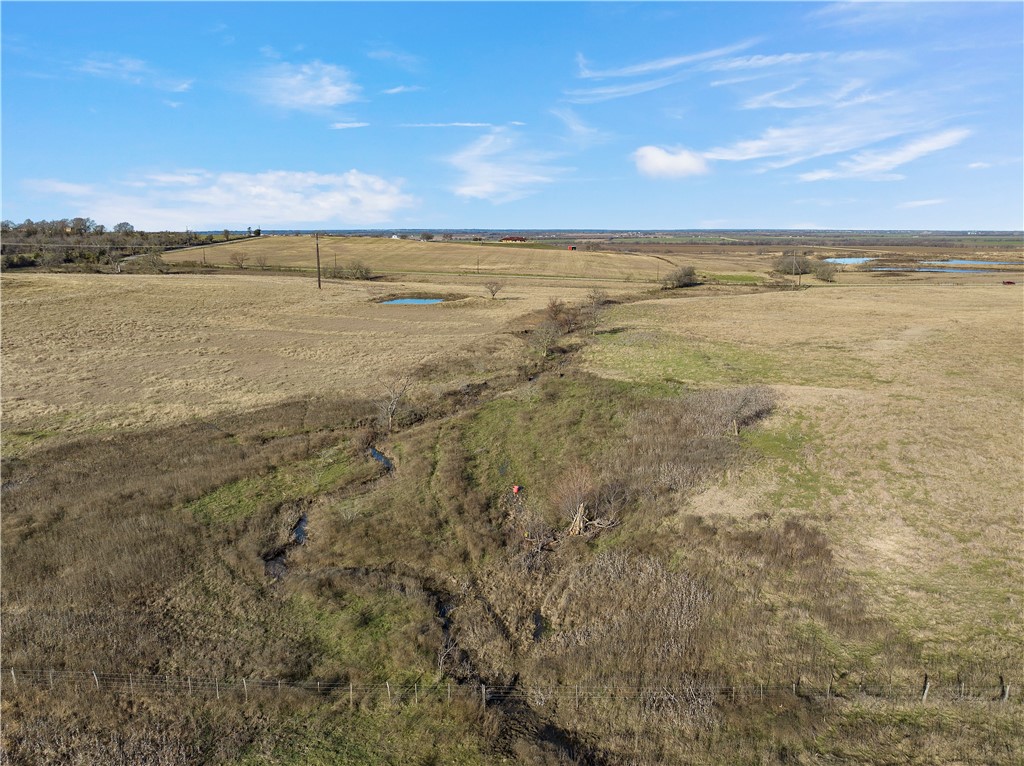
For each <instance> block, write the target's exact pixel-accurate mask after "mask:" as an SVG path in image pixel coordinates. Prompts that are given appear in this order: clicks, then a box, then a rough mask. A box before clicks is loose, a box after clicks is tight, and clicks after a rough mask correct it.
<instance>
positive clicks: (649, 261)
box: [164, 236, 1024, 286]
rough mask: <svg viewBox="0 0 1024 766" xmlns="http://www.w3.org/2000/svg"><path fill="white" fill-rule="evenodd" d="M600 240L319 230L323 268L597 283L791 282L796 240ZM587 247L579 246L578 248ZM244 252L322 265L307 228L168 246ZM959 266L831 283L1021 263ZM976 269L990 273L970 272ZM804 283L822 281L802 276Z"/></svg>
mask: <svg viewBox="0 0 1024 766" xmlns="http://www.w3.org/2000/svg"><path fill="white" fill-rule="evenodd" d="M594 244H596V246H598V247H602V248H604V249H603V250H602V251H598V252H591V251H586V250H583V249H580V250H576V251H570V250H568V249H567V247H565V246H563V247H546V246H545V247H541V246H531V245H530V244H526V245H515V244H506V245H498V244H493V243H472V244H469V243H460V242H438V241H433V242H421V241H419V240H416V239H406V240H392V239H375V238H371V237H321V239H320V260H321V268H322V270H323V273H325V274H329V273H331V271H332V270H333V269H335V268H338V269H343V268H345V267H346V266H348V265H349V264H351V263H353V262H356V261H358V262H361V263H363V264H365V265H366V266H368V267H369V268H370V270H371V271H372V272H374V273H375V274H377V275H382V276H389V275H409V276H411V277H415V278H417V279H421V280H426V281H435V280H437V279H439V278H440V279H442V280H445V279H449V278H452V277H457V278H458V279H460V280H461V279H466V278H472V277H478V278H479V279H481V280H484V279H487V278H488V277H493V276H499V277H502V278H512V277H517V276H518V277H527V278H534V279H536V278H547V279H557V280H569V279H576V280H581V279H582V280H587V281H589V282H595V283H606V284H610V283H614V282H630V283H633V282H635V283H639V284H643V283H652V282H657V281H658V280H660V279H661V278H663V277H664V276H665V275H666V274H668V273H669V272H670V271H672V270H673V269H675V268H677V267H679V266H694V267H695V268H696V269H697V271H698V273H699V274H700V275H701V276H702V277H704V278H706V279H710V280H714V281H722V282H727V283H728V282H742V281H751V282H758V281H764V280H766V279H780V278H781V279H783V280H792V277H785V276H780V275H774V274H772V270H773V268H774V264H775V261H776V259H777V258H778V257H779V255H781V253H782V252H783V251H788V250H792V249H794V248H793V247H792V246H790V245H781V244H779V245H758V246H754V245H742V244H732V243H730V242H728V241H719V242H699V243H692V242H690V243H680V242H672V241H657V240H655V241H650V240H644V241H637V242H630V241H623V240H615V241H609V242H597V243H594ZM582 247H583V245H581V248H582ZM795 249H797V250H799V251H800V252H806V253H808V254H809V255H810V256H811V257H822V258H824V257H831V256H844V255H845V256H849V255H863V256H868V257H872V258H876V259H878V260H877V262H875V263H873V264H871V265H873V266H884V267H888V268H912V267H913V266H914V265H915V264H919V263H921V262H923V261H932V260H936V261H944V260H949V259H958V258H959V259H965V258H966V259H977V260H982V261H988V262H995V261H1016V262H1020V261H1024V249H1022V248H1020V247H1017V248H1012V247H1008V248H1003V249H999V248H993V247H991V246H990V247H985V246H980V247H978V248H973V247H955V248H954V247H941V246H935V247H927V246H922V245H916V246H893V247H857V246H827V247H826V246H807V247H802V248H800V247H798V248H795ZM239 254H241V255H243V256H244V257H245V262H244V264H243V267H244V268H245V269H253V270H258V269H260V268H261V264H260V261H263V266H266V267H268V268H290V269H305V270H313V269H315V268H316V249H315V243H314V240H313V238H312V237H310V236H288V237H261V238H258V239H248V240H238V241H235V242H229V243H227V244H218V245H215V246H207V247H198V248H192V249H189V250H178V251H173V252H170V253H167V254H165V256H164V260H165V261H167V262H168V263H172V264H183V263H187V262H198V263H205V264H207V265H211V266H221V267H234V266H235V264H233V263H232V259H233V257H237V256H238V255H239ZM961 268H962V269H963V270H962V271H959V272H950V273H942V272H931V273H925V272H921V273H908V272H901V273H893V272H876V273H873V272H869V271H867V270H866V269H864V268H861V267H858V266H841V267H840V269H839V273H838V274H837V276H836V280H835V283H834V284H846V285H852V284H891V283H901V284H902V283H915V284H930V285H942V284H953V283H955V284H978V285H981V284H998V283H999V282H1001V281H1002V280H1004V279H1010V280H1014V281H1024V267H1020V266H1009V267H1008V266H991V267H987V266H986V267H970V266H964V267H961ZM975 269H983V270H986V271H988V270H990V269H991V270H993V271H994V273H987V274H975V273H969V272H971V271H973V270H975ZM799 281H800V282H801V283H802V284H805V285H817V286H824V285H825V283H823V282H820V281H819V280H816V279H814V278H813V277H812V276H810V275H805V276H803V277H802V278H801V279H800V280H799Z"/></svg>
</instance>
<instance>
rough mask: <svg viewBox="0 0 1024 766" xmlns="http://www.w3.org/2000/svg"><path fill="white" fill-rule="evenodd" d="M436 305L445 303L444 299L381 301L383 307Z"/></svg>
mask: <svg viewBox="0 0 1024 766" xmlns="http://www.w3.org/2000/svg"><path fill="white" fill-rule="evenodd" d="M434 303H444V298H395V299H393V300H390V301H381V305H382V306H430V305H432V304H434Z"/></svg>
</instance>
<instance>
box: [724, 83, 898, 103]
mask: <svg viewBox="0 0 1024 766" xmlns="http://www.w3.org/2000/svg"><path fill="white" fill-rule="evenodd" d="M807 82H808V80H807V79H806V78H804V79H800V80H798V81H797V82H795V83H793V84H792V85H788V86H786V87H784V88H779V89H778V90H773V91H770V92H768V93H762V94H760V95H757V96H752V97H751V98H748V99H747V100H746V101H744V102H743V104H742V106H741V108H743V109H764V108H766V107H770V108H774V109H811V108H813V107H818V106H831V107H836V108H844V107H847V106H854V105H856V104H866V103H868V102H870V101H877V100H879V99H882V98H886V97H888V96H890V95H892V94H890V93H883V94H872V93H868V92H866V91H864V90H863V88H864V86H865V85H866V84H867V83H866V81H865V80H862V79H854V80H849V81H847V82H845V83H843V84H842V85H840V86H839V87H838V88H836V89H835V90H832V91H828V92H820V93H805V94H803V95H796V93H797V91H799V90H800V89H801V88H802V87H803V86H804V85H806V84H807ZM789 94H792V95H789ZM787 95H789V97H786V96H787Z"/></svg>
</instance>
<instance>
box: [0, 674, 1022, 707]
mask: <svg viewBox="0 0 1024 766" xmlns="http://www.w3.org/2000/svg"><path fill="white" fill-rule="evenodd" d="M20 687H26V688H30V687H31V688H42V689H44V690H47V689H48V690H51V691H55V692H56V691H58V690H59V689H68V688H78V689H91V690H93V691H112V692H121V693H127V694H130V695H135V694H160V693H169V694H175V695H190V696H208V697H216V698H217V699H221V698H222V697H229V696H236V697H244V698H245V699H246V700H248V699H249V697H250V695H252V694H259V693H264V694H267V693H269V694H281V693H305V694H316V695H319V696H324V697H335V698H338V699H340V700H341V701H346V700H347V702H348V704H349V706H350V707H351V706H354V705H355V704H356V702H357V700H358V702H359V703H360V704H362V703H364V702H367V701H369V702H376V703H378V704H384V701H385V700H386V701H387V704H389V705H394V704H409V703H413V704H418V703H420V702H423V701H428V700H434V701H438V702H446V703H448V704H450V703H451V701H452V699H453V697H454V698H456V699H460V700H463V701H470V702H474V703H477V704H483V705H487V704H495V703H502V702H517V701H518V702H525V703H529V704H531V705H534V706H544V705H546V704H554V703H558V704H567V703H571V704H573V705H575V707H576V708H577V709H578V708H580V707H581V706H582V705H584V704H586V703H592V704H593V703H599V702H608V701H621V702H633V703H636V704H640V705H641V706H644V707H650V708H652V709H660V708H673V707H686V706H688V705H690V704H694V703H697V702H704V703H707V702H712V701H718V702H719V703H724V704H729V703H752V702H760V701H765V700H775V699H779V698H783V697H785V698H789V699H793V698H803V699H817V700H825V701H828V702H830V701H831V700H833V699H860V700H872V699H873V700H883V701H892V702H919V703H922V704H925V703H935V702H954V703H998V704H1000V705H1005V704H1007V703H1013V704H1020V701H1019V695H1013V694H1011V686H1010V684H1008V683H1005V681H1004V679H1003V678H1002V677H1000V678H999V682H998V684H996V683H993V684H992V685H991V686H987V687H979V686H971V687H968V686H966V685H965V684H963V683H955V684H953V683H951V684H944V685H940V684H937V683H935V682H934V680H931V679H929V678H928V676H924V680H923V684H922V686H919V687H915V688H908V687H903V688H894V687H893V686H892V685H887V684H877V685H860V684H858V685H852V684H851V685H849V686H845V685H842V686H841V685H829V686H827V687H818V686H812V685H808V684H807V683H804V682H800V681H794V682H791V683H781V684H778V683H777V684H742V685H732V686H714V685H708V684H702V683H700V682H695V681H692V680H687V679H677V680H666V683H665V684H663V685H658V686H611V685H609V686H584V685H578V684H561V685H557V686H538V687H523V686H492V685H488V684H479V685H477V684H469V683H457V682H452V681H448V680H441V681H432V682H413V683H408V682H406V683H392V682H391V681H390V680H387V681H384V682H381V683H360V684H356V683H353V682H350V681H342V680H337V679H333V680H332V679H320V680H315V679H312V680H302V681H295V680H285V679H280V678H275V679H267V678H240V679H219V678H210V677H207V676H202V675H196V676H187V675H186V676H160V675H149V674H141V673H140V674H135V673H98V672H96V671H92V670H90V671H76V670H40V669H21V668H14V667H9V668H3V669H2V670H0V691H2V692H4V693H6V692H8V691H16V690H17V689H19V688H20Z"/></svg>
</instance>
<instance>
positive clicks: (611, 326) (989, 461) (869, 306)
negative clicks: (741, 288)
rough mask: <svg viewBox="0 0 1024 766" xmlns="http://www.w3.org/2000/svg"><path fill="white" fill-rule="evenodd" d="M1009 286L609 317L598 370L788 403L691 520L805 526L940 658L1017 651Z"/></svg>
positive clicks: (1021, 314) (1020, 491)
mask: <svg viewBox="0 0 1024 766" xmlns="http://www.w3.org/2000/svg"><path fill="white" fill-rule="evenodd" d="M1022 308H1024V305H1022V297H1021V289H1020V287H1019V286H1017V287H1004V286H1001V285H1000V286H993V287H936V286H917V285H904V286H890V287H878V286H876V287H870V286H867V287H850V288H848V289H843V288H834V287H830V288H820V289H812V290H805V291H800V292H775V293H761V294H756V295H746V296H722V297H716V296H709V297H706V298H689V297H680V298H672V299H668V300H650V301H643V302H639V303H633V304H629V305H623V306H620V307H617V308H615V309H614V310H613V311H612V312H611V313H610V314H609V315H608V317H607V318H606V321H605V329H606V330H608V332H606V334H602V335H598V336H597V338H596V341H597V342H596V343H595V344H594V345H592V346H591V347H590V348H589V349H588V350H587V351H586V355H585V363H586V365H587V366H588V367H589V368H590V369H591V370H593V371H594V372H596V373H598V374H601V375H608V376H613V377H616V378H623V379H627V380H636V381H645V382H661V381H666V380H668V381H678V382H682V383H685V384H689V385H697V386H708V385H721V384H739V383H758V382H763V383H767V384H770V385H772V386H775V387H776V388H777V389H778V390H779V391H780V392H781V394H782V397H781V399H782V408H781V411H780V412H779V413H778V414H776V415H775V416H773V418H772V419H771V421H770V422H769V424H768V429H767V431H766V432H765V433H764V434H761V435H758V436H757V437H756V438H757V446H759V447H760V448H762V449H763V451H764V453H765V455H766V457H765V458H764V459H763V460H762V461H761V463H759V464H758V465H757V466H756V468H755V469H754V470H752V471H749V472H747V473H745V474H744V475H743V476H742V477H740V478H739V479H738V480H737V479H736V478H735V477H734V478H733V480H732V481H723V482H722V483H720V484H719V485H717V486H714V487H711V488H709V489H708V490H707V491H705V492H704V493H702V494H700V495H698V496H697V497H696V498H695V499H693V501H692V503H691V505H690V507H689V508H688V509H687V510H688V512H693V513H700V514H706V515H710V516H712V517H714V516H718V517H733V518H734V520H735V522H736V523H741V524H742V523H744V520H745V519H749V518H753V516H754V515H755V514H759V513H765V512H766V513H769V514H773V515H777V516H781V517H783V518H784V517H786V516H787V515H792V516H794V517H801V518H808V517H809V518H811V519H813V520H815V522H816V523H817V524H819V525H820V526H821V527H822V528H823V529H825V530H827V532H828V534H829V537H830V539H831V540H832V541H833V543H834V545H835V547H836V549H837V550H838V551H840V552H841V554H842V556H843V559H844V561H843V563H844V564H845V565H846V566H847V567H848V568H849V569H850V570H851V571H853V572H855V573H857V574H858V575H859V577H860V579H861V581H862V582H863V583H864V585H865V586H866V588H867V591H868V593H870V594H871V596H872V599H873V604H874V607H875V609H877V610H878V611H879V612H880V613H884V614H886V615H887V616H889V617H891V618H893V619H894V620H895V621H896V622H897V624H900V625H901V626H903V627H904V628H905V629H906V630H908V631H910V632H911V633H913V634H914V635H917V636H920V637H927V642H926V646H927V650H928V651H929V652H934V653H935V656H938V657H949V656H951V655H953V654H956V653H962V654H963V655H965V656H967V657H971V656H988V657H992V656H1004V657H1006V658H1007V659H1010V658H1012V657H1013V656H1015V653H1016V652H1019V651H1021V650H1022V649H1024V645H1022V643H1021V640H1020V636H1021V635H1024V618H1022V614H1024V610H1022V605H1024V518H1022V508H1024V469H1022V458H1024V420H1022V415H1024V390H1022V386H1021V382H1022V380H1024V354H1022V351H1024V322H1022V319H1024V311H1022Z"/></svg>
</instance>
